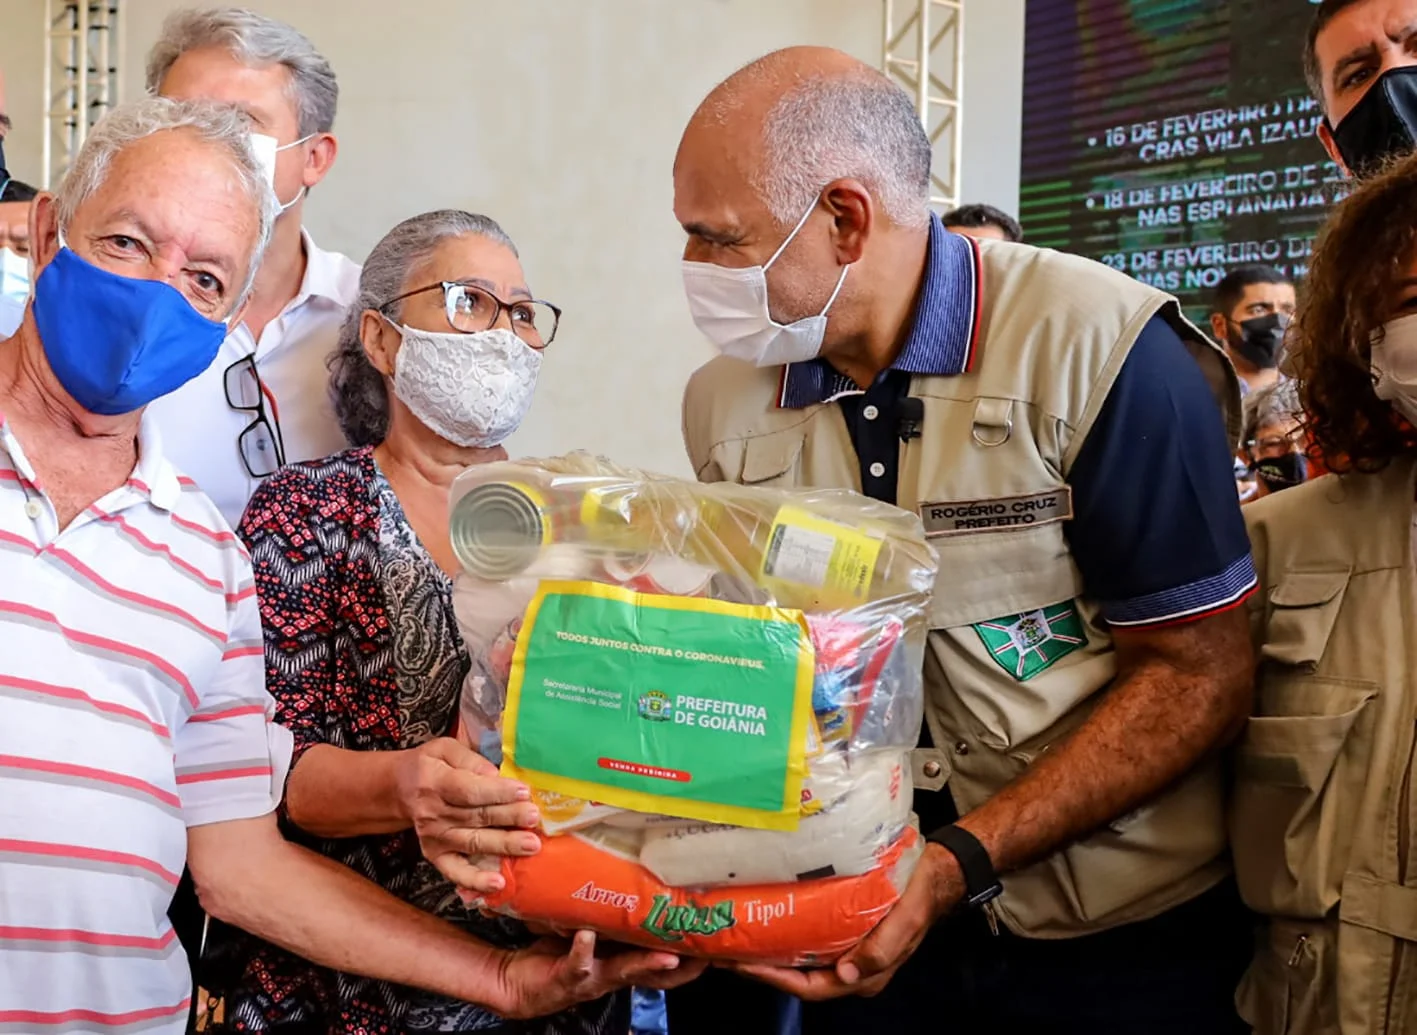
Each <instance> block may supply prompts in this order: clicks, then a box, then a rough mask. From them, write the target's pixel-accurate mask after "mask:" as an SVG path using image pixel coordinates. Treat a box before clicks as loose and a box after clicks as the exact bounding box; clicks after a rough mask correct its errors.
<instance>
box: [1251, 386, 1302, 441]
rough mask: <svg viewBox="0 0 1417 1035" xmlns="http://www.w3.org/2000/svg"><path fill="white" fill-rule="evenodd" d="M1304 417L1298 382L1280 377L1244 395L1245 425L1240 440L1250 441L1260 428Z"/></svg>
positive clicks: (1299, 419)
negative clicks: (1272, 382) (1270, 383)
mask: <svg viewBox="0 0 1417 1035" xmlns="http://www.w3.org/2000/svg"><path fill="white" fill-rule="evenodd" d="M1303 419H1304V405H1303V403H1301V402H1300V401H1299V383H1298V382H1297V381H1295V380H1293V379H1292V378H1288V377H1285V378H1280V380H1278V381H1276V382H1275V383H1274V384H1272V385H1266V386H1265V387H1264V388H1259V389H1256V390H1255V391H1253V392H1251V393H1250V394H1249V395H1247V396H1245V426H1244V433H1243V435H1242V437H1241V441H1242V442H1245V443H1250V442H1253V441H1254V440H1255V436H1256V435H1258V434H1259V432H1260V428H1264V427H1268V426H1269V425H1271V424H1285V423H1288V422H1289V421H1291V420H1297V421H1302V420H1303Z"/></svg>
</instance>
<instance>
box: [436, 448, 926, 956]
mask: <svg viewBox="0 0 1417 1035" xmlns="http://www.w3.org/2000/svg"><path fill="white" fill-rule="evenodd" d="M450 531H451V535H452V546H453V549H454V551H455V553H456V555H457V557H458V559H459V561H460V563H461V565H462V568H463V572H462V574H461V576H460V577H459V578H458V580H457V583H456V586H455V590H454V604H455V610H456V612H457V616H458V623H459V627H460V629H461V632H462V635H463V638H464V641H465V643H466V644H467V647H468V650H469V653H470V654H471V656H472V659H473V664H472V669H471V672H470V673H469V675H468V677H467V680H466V682H465V684H464V687H463V693H462V701H461V708H460V721H459V729H460V736H462V737H463V738H464V739H465V740H466V742H467V743H468V744H470V745H471V746H472V747H473V748H475V749H476V750H477V751H479V752H481V753H482V754H483V755H485V756H486V757H488V758H490V759H492V760H493V761H494V762H497V763H499V764H500V765H501V768H502V772H503V773H504V774H505V775H507V776H509V777H512V778H515V779H518V780H522V781H524V782H525V783H527V784H528V785H530V786H531V787H532V789H533V795H534V799H535V801H536V803H537V805H538V807H539V810H540V813H541V821H542V822H541V833H542V834H543V839H542V848H541V851H540V852H539V853H538V854H536V855H534V856H531V857H528V858H522V859H501V858H486V859H479V860H477V862H478V864H479V865H481V866H484V867H486V868H489V869H499V870H500V871H501V873H502V875H503V877H504V878H505V881H504V887H503V890H501V891H500V892H498V893H496V894H492V895H485V896H483V897H482V898H480V899H479V900H478V904H479V905H480V906H481V907H482V908H484V909H486V910H488V911H490V912H495V913H499V914H505V915H509V916H515V917H519V918H522V919H525V920H528V921H534V922H537V923H541V924H548V925H552V926H555V927H558V928H564V929H569V928H580V927H584V928H590V929H592V930H595V931H597V932H599V933H601V934H602V935H604V936H607V937H609V938H612V939H616V940H619V941H623V942H628V943H632V944H638V945H643V946H646V947H652V948H669V949H672V950H674V951H677V952H685V953H688V954H692V955H698V956H706V957H710V958H713V959H721V960H736V961H742V962H770V963H779V964H786V965H795V966H811V965H824V964H828V963H830V962H831V961H833V960H834V959H836V958H837V957H839V956H840V955H842V954H843V953H844V952H846V951H847V950H849V949H850V948H852V947H853V946H854V945H856V944H857V943H858V942H859V941H860V940H861V939H862V938H864V937H865V936H866V935H867V934H868V933H870V931H871V929H872V928H873V927H874V926H875V925H876V924H877V923H878V922H879V921H880V919H881V918H882V917H883V916H884V915H885V914H886V913H887V912H889V910H890V909H891V907H892V906H893V905H894V904H895V903H896V901H897V900H898V899H899V897H900V895H901V893H902V892H903V890H904V888H905V885H906V883H907V882H908V880H909V878H910V875H911V872H912V871H913V869H914V866H915V863H916V861H917V860H918V858H919V855H920V851H921V845H920V837H919V835H918V833H917V831H916V830H915V828H914V825H913V818H912V816H911V812H910V799H911V785H910V764H909V754H910V751H911V749H912V748H914V747H915V745H916V743H917V738H918V734H919V729H920V721H921V714H922V711H923V701H922V689H921V670H922V667H923V661H924V650H925V631H926V627H927V623H926V612H927V609H928V605H929V595H930V592H931V590H932V588H933V586H934V581H935V559H934V554H933V551H931V549H930V548H929V546H928V544H927V543H926V541H925V537H924V532H923V529H922V528H921V525H920V521H919V519H918V518H917V517H915V516H914V515H912V514H908V513H906V512H904V511H901V510H897V509H896V508H894V507H888V506H885V505H883V504H880V503H877V502H875V501H872V500H869V499H867V498H865V497H862V496H860V495H858V494H855V493H849V492H842V491H810V492H789V491H784V490H773V489H765V488H754V487H743V486H736V485H699V484H696V483H692V482H684V481H679V480H675V479H670V478H664V477H660V476H655V475H647V474H641V473H639V472H634V471H627V470H624V469H621V468H618V467H615V466H613V465H611V464H609V463H608V462H606V461H603V460H597V459H593V458H591V457H589V456H586V455H583V454H573V455H571V456H567V457H561V458H558V459H554V460H536V461H519V462H506V463H500V464H489V465H485V466H481V467H477V468H473V469H470V470H469V471H467V472H466V473H464V474H463V475H462V476H461V477H460V478H459V479H458V480H457V482H456V483H455V484H454V487H453V492H452V511H451V524H450Z"/></svg>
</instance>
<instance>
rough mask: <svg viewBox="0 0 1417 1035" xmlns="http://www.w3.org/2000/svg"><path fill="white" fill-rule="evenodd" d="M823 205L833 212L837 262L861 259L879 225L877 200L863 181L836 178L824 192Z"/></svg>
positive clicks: (849, 263)
mask: <svg viewBox="0 0 1417 1035" xmlns="http://www.w3.org/2000/svg"><path fill="white" fill-rule="evenodd" d="M822 204H823V205H825V206H826V209H827V211H828V212H830V213H831V215H832V223H833V226H832V236H833V242H832V243H833V244H834V245H835V246H836V261H837V262H839V263H840V264H841V265H843V266H849V265H851V264H852V263H853V262H859V261H860V259H861V256H862V255H864V254H865V252H866V241H867V239H868V238H870V236H871V231H872V230H873V229H875V225H876V203H875V199H873V198H872V197H871V192H870V191H869V190H867V189H866V185H865V184H864V183H862V182H861V181H860V180H850V179H846V180H835V181H833V182H832V183H829V184H827V186H826V188H825V189H824V190H823V191H822Z"/></svg>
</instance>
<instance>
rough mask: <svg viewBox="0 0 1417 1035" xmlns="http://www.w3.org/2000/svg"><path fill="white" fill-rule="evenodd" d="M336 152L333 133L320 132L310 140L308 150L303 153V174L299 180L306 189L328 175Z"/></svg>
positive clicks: (336, 147)
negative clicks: (302, 177)
mask: <svg viewBox="0 0 1417 1035" xmlns="http://www.w3.org/2000/svg"><path fill="white" fill-rule="evenodd" d="M338 154H339V141H338V140H337V139H335V135H334V134H333V133H320V134H318V135H316V136H315V137H314V139H312V140H311V141H310V150H309V151H308V152H307V153H306V155H305V176H304V179H303V180H302V181H301V182H303V183H304V184H305V186H306V188H307V189H308V188H310V187H313V186H315V185H316V184H317V183H319V182H320V181H321V180H323V179H324V178H325V177H326V176H328V175H329V173H330V169H331V168H332V167H333V166H334V164H335V156H336V155H338Z"/></svg>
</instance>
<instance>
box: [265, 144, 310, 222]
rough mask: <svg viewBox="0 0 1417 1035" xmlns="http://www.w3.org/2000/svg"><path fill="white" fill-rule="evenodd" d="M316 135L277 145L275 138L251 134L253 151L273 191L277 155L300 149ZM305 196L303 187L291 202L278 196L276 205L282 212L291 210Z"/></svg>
mask: <svg viewBox="0 0 1417 1035" xmlns="http://www.w3.org/2000/svg"><path fill="white" fill-rule="evenodd" d="M314 135H315V134H314V133H311V134H309V135H308V136H303V137H301V138H300V139H299V140H292V141H291V142H290V143H288V144H280V145H277V143H276V138H275V137H271V136H267V135H266V134H264V133H252V134H251V150H252V151H254V152H255V153H256V161H257V162H258V163H259V164H260V166H261V168H262V169H263V170H264V171H265V174H266V183H268V184H269V185H270V188H271V190H275V189H276V155H278V154H280V153H281V152H282V151H288V150H290V149H291V148H292V147H299V146H300V145H301V144H303V143H305V141H307V140H309V139H310V138H311V137H313V136H314ZM304 194H305V188H304V187H301V188H300V192H299V193H298V194H296V195H295V197H293V198H291V199H290V200H289V201H281V200H280V195H279V194H277V195H276V204H278V205H279V206H280V210H281V211H282V212H284V211H285V210H286V209H288V208H290V206H291V205H294V204H295V203H296V202H297V201H299V200H300V199H301V197H302V196H303V195H304Z"/></svg>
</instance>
